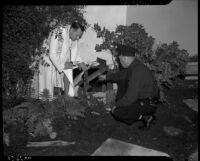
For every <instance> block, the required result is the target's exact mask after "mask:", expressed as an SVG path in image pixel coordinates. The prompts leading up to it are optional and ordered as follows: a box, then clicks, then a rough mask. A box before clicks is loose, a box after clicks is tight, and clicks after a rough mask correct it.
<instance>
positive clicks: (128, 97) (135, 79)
mask: <svg viewBox="0 0 200 161" xmlns="http://www.w3.org/2000/svg"><path fill="white" fill-rule="evenodd" d="M141 76H142V73H141V70H138V69H135V70H134V73H132V75H131V77H130V80H129V82H128V88H127V91H126V93H125V95H124V96H123V97H122V98H121V99H119V100H118V101H117V102H116V106H128V105H130V104H131V103H133V102H135V101H136V100H137V98H138V94H139V89H140V85H141V81H142V79H141Z"/></svg>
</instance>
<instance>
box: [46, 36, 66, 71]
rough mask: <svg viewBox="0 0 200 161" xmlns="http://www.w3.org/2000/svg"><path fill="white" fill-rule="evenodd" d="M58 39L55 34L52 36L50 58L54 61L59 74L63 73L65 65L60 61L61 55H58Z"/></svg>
mask: <svg viewBox="0 0 200 161" xmlns="http://www.w3.org/2000/svg"><path fill="white" fill-rule="evenodd" d="M58 43H59V42H58V37H57V38H55V33H53V34H52V36H51V39H50V44H49V45H50V47H49V58H50V60H51V61H52V63H53V65H54V66H55V67H56V69H57V70H58V71H59V72H62V71H63V69H64V64H63V63H62V61H61V59H60V55H59V54H57V52H58V51H57V48H58Z"/></svg>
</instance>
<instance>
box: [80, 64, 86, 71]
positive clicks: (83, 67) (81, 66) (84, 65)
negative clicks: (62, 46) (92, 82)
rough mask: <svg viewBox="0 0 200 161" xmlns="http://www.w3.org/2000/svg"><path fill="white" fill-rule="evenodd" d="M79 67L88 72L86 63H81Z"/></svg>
mask: <svg viewBox="0 0 200 161" xmlns="http://www.w3.org/2000/svg"><path fill="white" fill-rule="evenodd" d="M78 67H79V69H82V70H83V71H86V70H87V66H86V64H85V63H79V64H78Z"/></svg>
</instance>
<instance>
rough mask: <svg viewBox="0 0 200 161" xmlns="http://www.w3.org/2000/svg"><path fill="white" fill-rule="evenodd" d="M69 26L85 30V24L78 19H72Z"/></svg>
mask: <svg viewBox="0 0 200 161" xmlns="http://www.w3.org/2000/svg"><path fill="white" fill-rule="evenodd" d="M71 28H73V29H75V30H77V29H81V31H82V32H84V31H85V26H83V25H82V24H81V23H79V22H78V21H74V22H72V23H71Z"/></svg>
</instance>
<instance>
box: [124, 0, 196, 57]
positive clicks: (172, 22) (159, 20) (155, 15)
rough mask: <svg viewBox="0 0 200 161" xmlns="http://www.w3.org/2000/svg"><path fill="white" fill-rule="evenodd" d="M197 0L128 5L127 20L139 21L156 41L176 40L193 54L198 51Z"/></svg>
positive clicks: (131, 21)
mask: <svg viewBox="0 0 200 161" xmlns="http://www.w3.org/2000/svg"><path fill="white" fill-rule="evenodd" d="M197 3H198V2H197V0H173V1H172V2H171V3H170V4H168V5H157V6H153V5H150V6H128V7H127V19H126V21H127V22H126V24H127V25H130V24H131V23H133V22H134V23H140V24H142V25H143V26H144V27H145V29H146V31H147V32H148V33H149V34H150V35H151V36H153V37H154V38H155V39H156V42H157V43H171V42H172V41H177V42H178V43H179V44H180V48H181V49H186V50H187V51H188V52H189V54H190V55H194V54H197V53H198V49H197V48H198V45H197V44H198V37H197V35H198V26H197V25H198V24H197V22H198V19H197V18H198V17H197V16H198V13H197V12H198V11H197Z"/></svg>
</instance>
